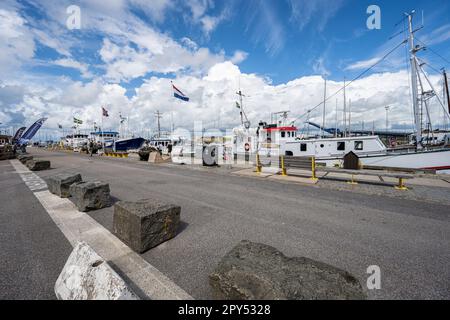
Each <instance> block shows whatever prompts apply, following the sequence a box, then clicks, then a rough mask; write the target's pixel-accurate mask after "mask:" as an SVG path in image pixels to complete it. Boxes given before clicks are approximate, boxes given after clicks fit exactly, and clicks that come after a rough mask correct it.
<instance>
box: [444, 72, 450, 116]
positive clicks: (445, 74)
mask: <svg viewBox="0 0 450 320" xmlns="http://www.w3.org/2000/svg"><path fill="white" fill-rule="evenodd" d="M443 73H444V86H445V93H446V95H447V106H448V113H449V114H450V94H449V92H448V79H447V73H446V72H445V69H444V71H443Z"/></svg>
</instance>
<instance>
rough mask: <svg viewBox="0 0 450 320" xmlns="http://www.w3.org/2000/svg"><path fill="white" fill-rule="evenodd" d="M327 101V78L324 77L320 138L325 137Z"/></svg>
mask: <svg viewBox="0 0 450 320" xmlns="http://www.w3.org/2000/svg"><path fill="white" fill-rule="evenodd" d="M326 101H327V78H326V77H325V88H324V93H323V115H322V138H325V105H326Z"/></svg>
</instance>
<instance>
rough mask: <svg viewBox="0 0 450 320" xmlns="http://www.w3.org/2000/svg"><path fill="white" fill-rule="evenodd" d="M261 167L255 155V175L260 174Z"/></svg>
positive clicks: (257, 156) (257, 155)
mask: <svg viewBox="0 0 450 320" xmlns="http://www.w3.org/2000/svg"><path fill="white" fill-rule="evenodd" d="M261 171H262V170H261V165H260V163H259V153H257V154H256V173H261Z"/></svg>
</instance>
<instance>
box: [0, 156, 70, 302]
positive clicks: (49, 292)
mask: <svg viewBox="0 0 450 320" xmlns="http://www.w3.org/2000/svg"><path fill="white" fill-rule="evenodd" d="M71 251H72V246H71V245H70V243H69V242H68V241H67V240H66V238H65V237H64V235H63V234H62V233H61V232H60V230H59V229H58V227H57V226H56V225H55V224H54V223H53V221H52V219H51V218H50V216H49V215H48V214H47V212H46V211H45V210H44V208H42V206H41V204H40V203H39V201H38V200H37V199H36V198H35V197H34V195H33V193H32V192H31V191H30V189H28V187H27V186H26V185H25V183H24V182H23V181H22V179H21V178H20V176H19V175H18V174H17V173H16V172H15V170H14V168H13V166H12V165H11V164H10V162H9V161H0V300H4V299H55V298H56V297H55V292H54V285H55V282H56V279H57V278H58V276H59V274H60V272H61V270H62V268H63V266H64V264H65V263H66V260H67V258H68V256H69V254H70V252H71Z"/></svg>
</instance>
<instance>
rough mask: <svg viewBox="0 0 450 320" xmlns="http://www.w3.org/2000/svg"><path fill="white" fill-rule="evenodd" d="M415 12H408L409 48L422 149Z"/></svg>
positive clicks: (416, 121)
mask: <svg viewBox="0 0 450 320" xmlns="http://www.w3.org/2000/svg"><path fill="white" fill-rule="evenodd" d="M413 14H414V11H413V12H411V13H410V14H408V26H409V50H410V62H411V87H412V94H413V111H414V123H415V126H416V147H417V149H422V126H421V121H420V108H419V104H418V102H419V94H418V92H417V71H418V70H417V60H416V52H417V49H416V47H415V45H414V30H413V23H412V19H413Z"/></svg>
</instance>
